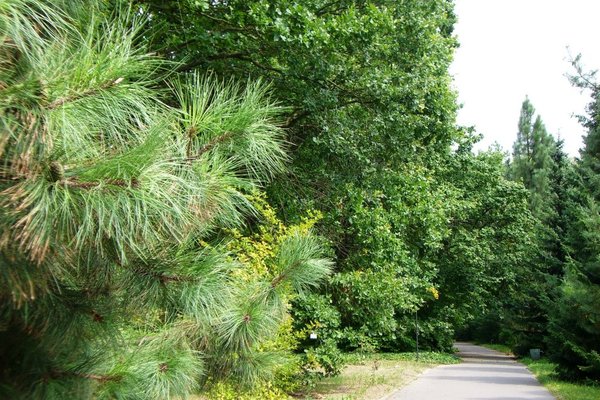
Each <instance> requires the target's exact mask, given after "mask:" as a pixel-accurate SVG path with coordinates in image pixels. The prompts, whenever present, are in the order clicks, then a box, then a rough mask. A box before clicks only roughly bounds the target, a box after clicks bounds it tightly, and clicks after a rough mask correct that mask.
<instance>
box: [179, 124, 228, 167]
mask: <svg viewBox="0 0 600 400" xmlns="http://www.w3.org/2000/svg"><path fill="white" fill-rule="evenodd" d="M192 131H193V132H196V130H195V128H190V129H189V130H188V132H192ZM232 136H233V132H225V133H224V134H222V135H221V136H217V137H215V138H213V139H211V140H210V141H209V142H208V143H206V144H204V145H203V146H202V147H200V149H199V150H198V153H196V154H195V155H191V152H192V150H191V147H192V146H191V137H190V141H189V142H188V147H187V155H188V156H187V158H185V159H184V160H183V161H185V162H188V163H190V162H192V161H196V160H198V159H200V157H202V155H203V154H204V153H206V152H208V151H210V150H212V149H213V148H214V147H215V146H217V145H218V144H220V143H223V142H225V141H227V140H229V139H231V137H232ZM169 161H171V162H176V161H179V160H178V159H171V160H169Z"/></svg>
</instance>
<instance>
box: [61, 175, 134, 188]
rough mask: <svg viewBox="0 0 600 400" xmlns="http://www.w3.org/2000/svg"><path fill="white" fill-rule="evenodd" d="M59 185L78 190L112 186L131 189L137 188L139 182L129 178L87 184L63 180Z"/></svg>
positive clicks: (74, 180)
mask: <svg viewBox="0 0 600 400" xmlns="http://www.w3.org/2000/svg"><path fill="white" fill-rule="evenodd" d="M60 183H62V184H65V185H67V186H69V187H73V188H78V189H91V188H95V187H98V186H100V185H112V186H118V187H122V188H127V187H132V188H138V187H139V181H138V180H137V179H135V178H131V180H129V181H128V180H126V179H118V178H117V179H106V180H104V181H89V182H81V181H79V180H77V178H71V179H65V180H62V181H60Z"/></svg>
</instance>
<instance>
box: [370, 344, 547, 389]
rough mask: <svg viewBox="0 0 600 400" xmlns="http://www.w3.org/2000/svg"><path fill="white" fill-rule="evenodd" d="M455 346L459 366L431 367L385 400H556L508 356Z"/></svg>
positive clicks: (523, 367)
mask: <svg viewBox="0 0 600 400" xmlns="http://www.w3.org/2000/svg"><path fill="white" fill-rule="evenodd" d="M455 346H456V347H457V348H458V349H459V353H458V355H459V356H460V357H461V358H462V360H463V362H462V363H461V364H455V365H444V366H440V367H436V368H432V369H430V370H428V371H426V372H425V373H423V374H422V375H421V376H419V377H418V378H417V379H416V380H415V381H414V382H412V383H411V384H410V385H408V386H406V387H404V388H402V389H399V390H397V391H395V392H393V393H392V394H390V395H388V396H386V397H384V399H385V400H491V399H494V400H555V398H554V396H552V395H551V394H550V392H548V390H546V389H545V388H544V387H543V386H541V385H540V383H539V382H538V381H537V380H536V379H535V377H534V376H533V375H532V374H531V372H529V370H528V369H527V368H526V367H525V366H524V365H522V364H519V363H517V362H516V361H514V360H513V359H512V358H511V357H509V356H507V355H505V354H502V353H499V352H497V351H493V350H489V349H486V348H484V347H480V346H475V345H473V344H470V343H456V344H455ZM382 400H383V399H382Z"/></svg>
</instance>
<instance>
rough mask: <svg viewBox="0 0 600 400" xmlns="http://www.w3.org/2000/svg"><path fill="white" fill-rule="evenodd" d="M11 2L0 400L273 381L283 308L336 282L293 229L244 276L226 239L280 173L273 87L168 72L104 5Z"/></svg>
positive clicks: (1, 60) (5, 48) (6, 10)
mask: <svg viewBox="0 0 600 400" xmlns="http://www.w3.org/2000/svg"><path fill="white" fill-rule="evenodd" d="M65 5H68V7H66V6H65V7H61V6H60V3H54V4H51V3H45V2H38V1H32V0H10V1H5V2H2V3H1V4H0V204H1V205H2V207H1V208H0V300H1V301H0V359H1V360H2V365H1V366H0V368H1V369H0V397H2V398H14V399H19V398H23V399H25V398H27V399H30V398H33V399H37V398H40V399H41V398H43V399H67V398H69V399H71V398H116V397H118V398H126V399H159V398H160V399H165V398H172V397H178V398H186V397H187V396H188V395H189V394H190V393H191V392H193V391H194V390H196V389H197V387H198V384H199V383H200V382H202V380H206V379H207V378H213V379H221V378H226V377H233V378H234V379H236V380H237V381H239V382H242V383H252V382H254V381H256V380H259V379H264V378H265V377H266V376H268V374H269V373H270V371H272V369H273V367H274V366H277V365H278V363H279V362H280V360H281V357H280V355H279V354H277V352H272V351H267V350H264V349H261V344H262V343H264V342H265V341H266V340H269V339H271V338H273V335H274V334H275V333H276V332H277V327H278V326H279V325H280V324H281V323H282V321H283V320H284V319H285V314H286V301H287V300H286V299H287V297H288V296H289V295H290V294H291V293H304V292H306V291H307V290H309V289H310V288H311V287H313V286H315V285H316V284H317V283H318V282H319V281H320V280H321V279H322V278H323V277H324V276H325V275H326V274H327V273H328V271H329V268H330V263H329V261H328V260H325V259H323V258H322V257H321V255H320V254H321V252H322V249H321V245H320V244H319V242H318V241H317V239H315V238H314V237H312V236H307V235H302V234H295V235H290V236H289V237H287V238H285V239H284V240H282V241H281V243H280V244H279V245H278V247H277V248H276V249H275V253H274V257H273V261H272V265H271V268H272V271H271V273H270V275H266V276H264V277H261V278H260V279H258V278H257V279H253V280H251V281H248V280H240V279H237V278H236V276H237V275H236V270H239V269H240V268H243V267H241V266H240V265H239V264H238V263H236V262H235V261H234V260H235V255H231V254H229V253H228V252H227V251H226V249H225V247H224V244H223V243H225V242H226V240H227V228H232V227H240V226H242V225H243V223H244V220H245V218H246V216H248V215H252V214H256V213H255V211H254V210H253V207H252V205H251V203H250V202H249V201H248V198H247V196H246V194H247V193H250V192H251V191H253V190H256V189H258V188H260V184H261V183H262V182H265V181H266V180H268V179H269V178H271V177H272V176H273V175H274V174H276V173H278V172H279V171H282V170H283V168H284V162H285V160H286V153H285V146H284V138H283V132H282V130H281V129H280V128H279V127H278V126H277V120H278V117H279V115H280V113H281V107H279V106H277V104H274V103H273V102H272V101H271V100H270V99H269V96H268V92H267V88H266V87H265V85H263V84H261V83H260V82H259V83H252V82H249V83H248V84H246V85H239V84H235V83H233V82H220V81H216V80H215V79H213V78H210V77H203V76H202V75H201V74H199V73H197V72H193V73H189V74H186V75H183V76H179V77H171V79H170V80H169V81H166V79H167V78H168V77H169V76H170V75H172V66H171V65H170V64H169V63H168V62H165V61H164V60H161V59H159V58H157V57H155V56H153V55H151V54H149V53H147V52H146V50H145V49H144V48H142V47H140V46H138V45H137V44H136V43H139V42H140V40H138V39H139V36H140V35H141V34H143V31H142V24H141V21H139V20H137V17H127V16H123V15H124V14H121V15H117V16H114V17H112V18H106V17H104V16H103V14H102V13H101V12H100V10H99V9H100V7H98V6H96V5H95V4H94V3H92V2H83V1H82V2H65Z"/></svg>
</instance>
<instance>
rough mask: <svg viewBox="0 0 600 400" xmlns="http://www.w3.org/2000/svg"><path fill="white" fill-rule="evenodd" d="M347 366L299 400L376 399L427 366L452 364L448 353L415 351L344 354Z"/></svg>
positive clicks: (453, 359)
mask: <svg viewBox="0 0 600 400" xmlns="http://www.w3.org/2000/svg"><path fill="white" fill-rule="evenodd" d="M345 357H346V361H347V363H348V365H347V366H346V367H345V368H344V370H343V371H342V373H341V374H340V375H339V376H336V377H333V378H326V379H323V380H322V381H320V382H319V383H317V385H316V387H315V388H314V389H313V390H311V391H310V392H308V393H307V394H306V395H305V397H303V399H307V400H308V399H328V400H329V399H331V400H333V399H336V400H370V399H380V398H381V397H383V396H385V395H386V394H388V393H391V392H392V391H393V390H395V389H396V388H399V387H402V386H405V385H407V384H408V383H410V382H411V381H412V380H414V379H415V378H416V377H417V376H418V375H419V374H421V373H422V372H423V371H425V370H426V369H428V368H431V367H434V366H437V365H440V364H454V363H458V362H460V361H459V359H458V358H457V357H455V356H453V355H450V354H442V353H428V352H425V353H421V354H419V361H416V357H415V353H375V354H347V355H346V356H345Z"/></svg>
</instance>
